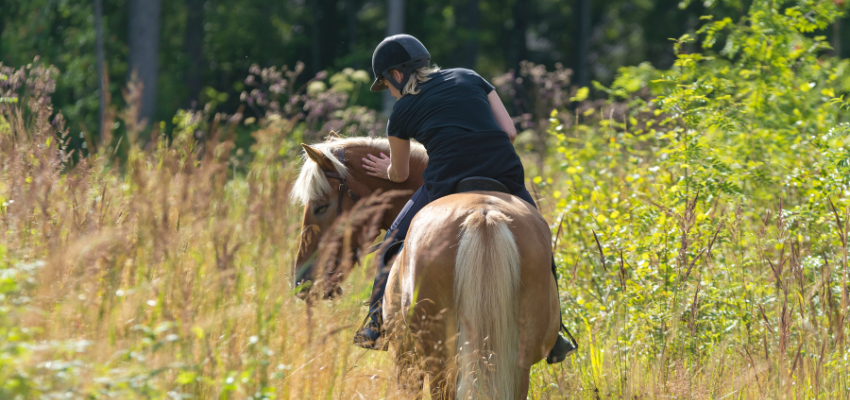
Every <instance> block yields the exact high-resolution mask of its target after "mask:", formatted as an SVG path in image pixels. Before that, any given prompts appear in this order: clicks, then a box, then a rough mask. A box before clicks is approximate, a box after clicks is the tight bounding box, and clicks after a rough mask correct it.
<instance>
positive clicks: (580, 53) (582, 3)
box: [575, 0, 591, 86]
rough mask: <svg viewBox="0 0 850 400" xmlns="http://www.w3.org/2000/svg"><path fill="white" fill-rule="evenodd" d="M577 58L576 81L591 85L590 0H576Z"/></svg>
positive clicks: (580, 83) (581, 84)
mask: <svg viewBox="0 0 850 400" xmlns="http://www.w3.org/2000/svg"><path fill="white" fill-rule="evenodd" d="M575 15H576V60H575V78H576V80H575V82H576V83H578V84H579V85H580V86H589V85H590V71H589V69H590V68H589V66H588V65H587V54H588V52H589V49H590V26H591V20H590V17H591V16H590V0H577V1H576V14H575Z"/></svg>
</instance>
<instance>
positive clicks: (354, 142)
mask: <svg viewBox="0 0 850 400" xmlns="http://www.w3.org/2000/svg"><path fill="white" fill-rule="evenodd" d="M310 147H312V148H314V149H316V150H317V151H319V152H320V153H322V154H323V155H324V156H325V158H327V159H328V160H330V162H331V163H333V166H334V168H335V169H336V172H337V173H338V174H339V175H340V176H342V177H343V178H348V177H349V173H348V168H346V167H345V165H343V164H342V163H341V162H339V160H337V158H336V151H337V150H338V149H349V148H354V147H368V148H373V149H377V150H380V151H382V152H384V154H386V155H389V154H390V143H389V141H388V140H387V139H373V138H369V137H351V138H334V139H331V140H328V141H326V142H322V143H316V144H311V145H310ZM410 159H411V160H418V161H426V162H427V160H428V154H427V153H426V152H425V148H424V147H422V145H421V144H418V143H411V145H410ZM330 191H331V185H330V183H328V178H327V177H325V174H324V172H323V171H322V168H321V167H320V166H319V165H318V164H316V162H315V161H313V160H311V159H310V157H307V153H306V151H303V150H302V154H301V170H300V172H299V173H298V179H296V180H295V185H294V186H293V187H292V192H290V193H289V198H290V199H291V200H292V202H293V203H298V204H301V205H306V204H307V203H308V202H310V201H316V200H320V199H323V198H325V196H327V195H328V193H330Z"/></svg>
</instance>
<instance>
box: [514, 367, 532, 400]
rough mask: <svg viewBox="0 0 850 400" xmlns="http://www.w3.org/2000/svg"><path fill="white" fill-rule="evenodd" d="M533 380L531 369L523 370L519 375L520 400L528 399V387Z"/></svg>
mask: <svg viewBox="0 0 850 400" xmlns="http://www.w3.org/2000/svg"><path fill="white" fill-rule="evenodd" d="M530 380H531V369H530V368H521V369H520V375H519V396H517V398H518V399H527V398H528V386H529V381H530Z"/></svg>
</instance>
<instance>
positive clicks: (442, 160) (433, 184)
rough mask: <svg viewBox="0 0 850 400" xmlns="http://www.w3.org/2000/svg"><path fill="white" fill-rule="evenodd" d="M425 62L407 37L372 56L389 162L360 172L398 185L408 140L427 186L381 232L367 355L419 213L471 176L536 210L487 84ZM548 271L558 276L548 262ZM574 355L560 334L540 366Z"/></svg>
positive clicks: (510, 131)
mask: <svg viewBox="0 0 850 400" xmlns="http://www.w3.org/2000/svg"><path fill="white" fill-rule="evenodd" d="M430 60H431V55H430V54H429V53H428V50H426V49H425V46H423V45H422V43H420V42H419V40H417V39H416V38H414V37H413V36H410V35H395V36H390V37H388V38H386V39H384V40H383V41H382V42H381V43H380V44H378V47H377V48H376V49H375V52H374V53H373V55H372V71H373V72H374V74H375V77H376V78H375V82H374V83H373V84H372V88H371V90H372V91H373V92H379V91H382V90H384V89H387V88H389V90H390V93H391V94H392V95H393V97H395V98H396V99H398V101H397V102H396V104H395V106H394V107H393V111H392V114H391V115H390V119H389V122H388V123H387V136H388V138H389V143H390V157H387V156H386V155H384V154H381V157H375V156H372V155H370V156H369V158H364V159H363V168H365V169H366V170H367V173H368V174H369V175H372V176H376V177H379V178H383V179H389V180H391V181H393V182H403V181H404V180H406V179H407V177H408V174H409V156H410V139H411V138H413V139H416V140H417V141H418V142H420V143H422V145H424V146H425V150H426V151H427V153H428V167H427V168H426V169H425V172H424V174H423V178H424V181H425V185H424V186H422V187H421V188H419V190H417V191H416V192H415V193H414V194H413V197H411V199H410V201H408V202H407V204H406V205H405V207H404V208H403V209H402V211H401V213H400V214H399V215H398V217H397V218H396V219H395V222H394V223H393V224H392V226H391V228H390V229H389V231H388V232H387V237H386V240H385V241H386V242H387V243H393V245H390V246H388V247H387V250H386V251H385V252H384V255H383V256H382V258H381V265H380V267H379V268H378V273H377V276H376V277H375V283H374V286H373V287H372V297H371V298H370V301H369V304H370V307H369V316H368V317H367V318H366V321H365V322H364V324H363V326H362V327H361V328H360V329H359V330H358V332H357V334H355V337H354V343H355V344H356V345H358V346H361V347H365V348H369V349H376V350H377V349H380V348H381V347H382V346H381V345H379V344H378V342H379V340H378V339H379V338H380V337H381V335H382V333H383V330H382V327H381V323H382V321H381V318H382V316H381V314H382V313H381V299H382V298H383V295H384V289H385V287H386V283H387V278H388V277H389V268H387V266H388V265H389V266H391V265H390V264H388V261H389V259H390V258H392V256H394V255H395V254H396V253H397V252H398V251H399V250H400V248H401V243H402V241H403V240H404V238H405V236H406V235H407V230H408V228H409V227H410V222H411V221H412V220H413V217H414V216H415V215H416V213H417V212H418V211H419V210H421V209H422V208H423V207H425V205H427V204H428V203H429V202H431V201H433V200H436V199H438V198H440V197H443V196H446V195H449V194H451V192H452V189H453V188H454V186H455V184H457V182H459V181H460V180H461V179H464V178H468V177H472V176H481V177H487V178H492V179H495V180H497V181H499V182H500V183H502V184H503V185H504V186H505V187H507V188H508V190H509V191H510V192H511V193H512V194H513V195H515V196H517V197H519V198H521V199H523V200H525V201H527V202H528V203H529V204H531V205H533V206H535V207H536V205H535V204H534V200H533V199H532V198H531V195H530V194H529V193H528V190H526V188H525V172H524V170H523V167H522V163H521V162H520V159H519V156H517V154H516V151H515V150H514V147H513V144H512V142H513V140H514V138H515V137H516V129H515V128H514V125H513V122H512V121H511V118H510V116H509V115H508V112H507V110H505V106H504V105H503V104H502V101H501V100H500V99H499V96H498V94H496V91H495V90H494V88H493V86H492V85H490V83H488V82H487V81H486V80H484V79H483V78H481V76H479V75H478V74H476V73H475V72H474V71H471V70H468V69H460V68H458V69H448V70H442V71H441V70H439V68H432V67H430ZM552 272H553V274H554V273H555V272H556V271H555V264H554V259H553V263H552ZM556 280H557V275H556ZM562 326H563V325H562ZM575 349H576V348H575V347H574V345H573V343H571V342H569V341H567V340H566V339H565V338H564V337H563V336H561V335H558V340H557V342H556V343H555V346H554V348H553V349H552V350H551V351H550V353H549V355H548V356H547V358H546V361H547V362H549V363H554V362H560V361H562V360H563V359H564V358H566V356H567V355H569V354H570V353H572V352H573V351H575Z"/></svg>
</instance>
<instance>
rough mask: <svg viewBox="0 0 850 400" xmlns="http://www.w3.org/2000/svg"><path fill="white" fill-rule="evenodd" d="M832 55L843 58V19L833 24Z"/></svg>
mask: <svg viewBox="0 0 850 400" xmlns="http://www.w3.org/2000/svg"><path fill="white" fill-rule="evenodd" d="M832 55H833V56H835V57H838V58H841V18H836V19H835V22H833V23H832Z"/></svg>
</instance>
